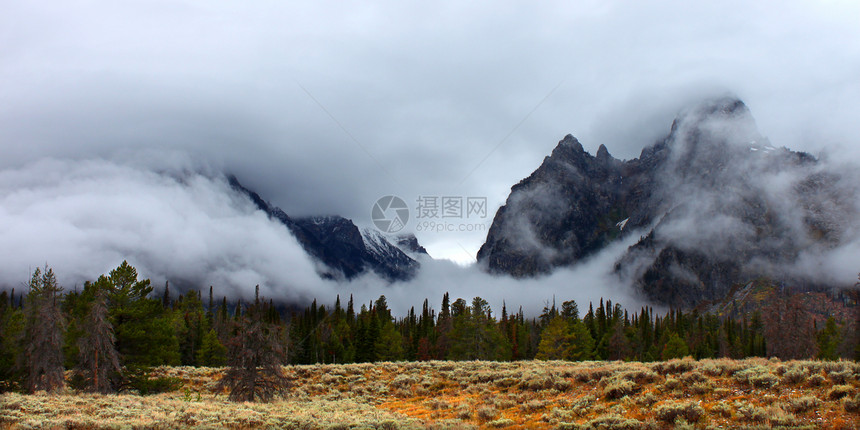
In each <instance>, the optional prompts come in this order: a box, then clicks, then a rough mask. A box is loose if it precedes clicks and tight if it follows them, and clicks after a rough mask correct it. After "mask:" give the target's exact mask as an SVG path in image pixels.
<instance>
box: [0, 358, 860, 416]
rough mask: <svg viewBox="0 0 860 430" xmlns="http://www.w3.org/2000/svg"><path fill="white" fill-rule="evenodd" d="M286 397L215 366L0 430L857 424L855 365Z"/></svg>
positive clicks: (39, 404) (551, 373) (315, 374)
mask: <svg viewBox="0 0 860 430" xmlns="http://www.w3.org/2000/svg"><path fill="white" fill-rule="evenodd" d="M285 369H286V372H287V374H288V375H289V376H290V378H291V379H293V384H294V385H293V387H292V389H291V390H290V394H289V395H288V396H287V397H285V398H283V399H279V400H277V401H275V402H272V403H268V404H263V403H231V402H229V401H227V399H226V395H225V393H215V392H213V387H214V386H215V384H216V381H217V380H218V379H219V378H220V376H221V370H220V369H211V368H191V367H170V368H160V369H158V370H157V373H159V374H160V376H171V377H176V378H179V379H181V380H182V382H183V386H182V388H180V389H179V390H178V391H175V392H170V393H164V394H158V395H152V396H138V395H134V394H121V395H92V394H76V393H72V392H68V393H65V394H59V395H46V394H36V395H20V394H14V393H13V394H4V395H2V396H0V428H2V429H8V428H22V429H24V428H75V429H96V428H158V429H172V428H235V429H247V428H301V429H310V428H338V429H340V428H343V429H345V428H380V429H398V428H437V429H445V428H450V429H461V428H508V429H516V428H545V429H555V428H557V429H579V428H582V429H588V428H593V429H664V428H714V429H717V428H743V429H749V428H815V429H819V428H821V429H857V428H860V364H858V363H855V362H852V361H840V362H820V361H789V362H781V361H777V360H765V359H748V360H728V359H720V360H702V361H693V360H689V359H686V360H673V361H668V362H658V363H623V362H582V363H570V362H540V361H528V362H514V363H497V362H445V361H433V362H409V363H376V364H350V365H313V366H289V367H286V368H285Z"/></svg>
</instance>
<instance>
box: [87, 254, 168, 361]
mask: <svg viewBox="0 0 860 430" xmlns="http://www.w3.org/2000/svg"><path fill="white" fill-rule="evenodd" d="M96 284H97V285H98V288H100V289H102V288H103V289H106V290H107V291H108V303H109V310H110V311H109V313H110V317H111V324H113V327H114V334H115V336H116V347H117V350H118V351H119V353H120V360H121V363H122V364H123V365H140V366H158V365H175V364H179V363H180V354H179V341H178V339H177V337H176V332H175V330H174V327H173V321H172V318H171V317H170V313H169V310H166V309H164V308H163V306H162V301H161V300H159V299H155V298H150V297H149V294H150V293H152V286H150V281H149V279H143V280H138V276H137V269H135V268H134V267H132V266H131V265H130V264H128V262H127V261H123V262H122V264H120V265H119V266H118V267H117V268H116V269H114V270H111V272H110V274H109V276H104V275H103V276H100V277H99V279H98V280H97V281H96Z"/></svg>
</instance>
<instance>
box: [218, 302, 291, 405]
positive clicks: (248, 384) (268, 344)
mask: <svg viewBox="0 0 860 430" xmlns="http://www.w3.org/2000/svg"><path fill="white" fill-rule="evenodd" d="M267 306H268V305H267V304H265V300H264V301H262V302H261V301H260V300H259V299H257V300H255V302H254V304H253V305H252V306H251V307H250V308H249V309H248V310H247V312H245V314H244V315H243V316H242V317H240V318H238V319H237V320H236V321H234V323H233V332H234V335H233V337H232V338H231V339H230V340H229V341H228V342H227V345H226V346H227V362H228V365H229V367H228V369H227V370H226V372H225V374H224V377H223V378H222V379H221V381H220V382H219V383H218V386H217V388H216V389H217V390H223V389H228V390H229V391H230V395H229V398H230V400H232V401H235V402H253V401H255V400H259V401H262V402H268V401H270V400H272V398H274V397H275V396H276V395H282V394H283V393H284V392H285V391H286V390H287V388H289V385H290V382H289V379H288V378H287V376H286V374H284V370H283V368H282V367H281V364H282V363H281V361H282V359H283V357H285V354H284V350H283V346H282V345H281V343H280V342H279V340H278V337H279V336H278V330H279V329H280V328H279V327H278V325H277V324H274V323H272V322H270V321H268V320H267V315H268V314H269V309H268V308H267ZM238 311H239V310H238V309H237V312H238Z"/></svg>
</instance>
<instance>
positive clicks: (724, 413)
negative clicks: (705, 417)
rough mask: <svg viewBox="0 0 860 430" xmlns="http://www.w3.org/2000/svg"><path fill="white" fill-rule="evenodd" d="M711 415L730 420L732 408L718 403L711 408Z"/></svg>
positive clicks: (726, 404)
mask: <svg viewBox="0 0 860 430" xmlns="http://www.w3.org/2000/svg"><path fill="white" fill-rule="evenodd" d="M711 413H712V414H717V415H719V416H721V417H725V418H730V417H731V416H732V407H731V406H730V405H729V404H728V403H717V404H716V405H714V406H713V407H712V408H711Z"/></svg>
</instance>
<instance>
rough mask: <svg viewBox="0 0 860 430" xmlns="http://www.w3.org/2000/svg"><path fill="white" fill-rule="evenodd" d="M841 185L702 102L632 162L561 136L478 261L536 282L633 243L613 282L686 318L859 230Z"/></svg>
mask: <svg viewBox="0 0 860 430" xmlns="http://www.w3.org/2000/svg"><path fill="white" fill-rule="evenodd" d="M839 181H840V177H839V175H838V174H836V173H831V172H827V171H825V170H823V169H821V166H820V165H819V163H818V161H817V160H816V159H815V158H814V157H812V156H810V155H809V154H805V153H801V152H793V151H789V150H787V149H784V148H783V149H776V148H774V147H772V146H771V145H770V142H769V141H768V140H767V139H766V138H764V137H762V136H761V135H760V134H759V132H758V131H757V129H756V126H755V121H754V120H753V118H752V116H751V114H750V112H749V110H748V109H747V107H746V105H744V103H743V102H741V101H740V100H737V99H734V98H723V99H718V100H711V101H707V102H705V103H703V104H701V105H699V106H696V107H694V108H692V109H690V110H688V111H685V112H683V113H682V114H681V115H679V116H678V117H677V118H676V120H675V121H674V122H673V124H672V126H671V129H670V132H669V134H668V135H667V136H666V138H664V139H662V140H660V141H659V142H657V143H655V144H654V145H652V146H650V147H648V148H645V149H643V150H642V153H641V154H640V156H639V157H638V158H636V159H633V160H627V161H621V160H617V159H615V158H614V157H612V156H611V155H610V154H609V151H608V150H607V149H606V147H604V146H602V145H601V146H600V148H599V149H598V151H597V154H596V155H595V156H592V155H590V154H588V153H587V152H585V151H584V150H583V148H582V145H581V144H580V143H579V142H578V141H577V140H576V139H575V138H574V137H572V136H570V135H568V136H566V137H565V138H564V139H563V140H562V141H561V142H559V144H558V146H557V147H556V148H555V149H554V150H553V152H552V154H551V155H550V156H549V157H546V158H545V159H544V161H543V163H542V164H541V166H540V167H538V169H537V170H535V171H534V172H533V173H532V174H531V175H530V176H529V177H528V178H526V179H524V180H522V181H520V183H518V184H517V185H515V186H513V187H512V188H511V194H510V195H509V197H508V199H507V201H506V203H505V205H504V206H503V207H501V208H500V209H499V211H498V212H497V213H496V216H495V218H494V220H493V224H492V226H491V228H490V230H489V232H488V235H487V241H486V243H485V244H484V245H483V246H482V247H481V249H480V251H479V252H478V261H479V263H480V264H483V265H484V266H485V267H486V269H487V270H488V271H490V272H493V273H506V274H510V275H512V276H515V277H524V276H535V275H540V274H544V273H548V272H550V271H551V270H552V269H553V268H555V267H559V266H569V265H572V264H575V263H576V262H578V261H579V260H581V259H582V258H584V257H587V256H589V255H590V254H593V253H595V252H597V251H599V250H601V249H603V248H604V247H605V246H607V245H608V244H610V243H612V242H613V241H615V240H618V239H620V238H622V237H623V236H625V235H628V234H636V235H640V236H641V239H640V240H639V241H638V242H637V243H636V244H635V245H633V246H632V247H631V248H630V249H629V250H628V251H627V252H626V254H625V255H624V256H623V257H622V258H621V259H620V260H619V261H618V263H617V265H616V271H617V272H618V273H619V274H621V275H623V276H627V277H629V278H631V279H632V280H633V282H634V283H635V284H636V285H638V287H639V288H641V290H642V292H643V293H645V294H646V295H647V296H648V297H650V298H651V299H652V300H654V301H656V302H659V303H664V304H670V305H675V306H684V307H689V306H692V305H694V304H696V303H698V302H700V301H702V300H714V299H718V298H721V297H723V296H724V295H725V294H726V293H727V292H728V290H729V288H730V287H731V286H732V285H733V284H736V283H742V282H746V281H748V280H749V279H752V278H753V277H755V276H769V277H772V278H775V279H785V277H786V276H788V275H785V274H784V273H782V272H783V270H782V268H784V267H785V266H786V265H790V264H791V263H792V262H793V261H794V260H795V259H796V258H797V257H798V255H799V254H800V252H801V251H803V250H805V249H809V248H810V247H821V248H826V247H829V246H835V245H836V244H838V243H839V242H840V240H841V238H842V236H843V235H844V233H845V232H846V231H847V229H848V228H849V226H850V225H851V223H852V221H851V220H856V219H857V213H856V205H854V204H853V199H854V198H855V196H854V195H853V194H851V193H850V192H847V191H845V190H842V189H840V187H839V186H837V184H838V183H839Z"/></svg>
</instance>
